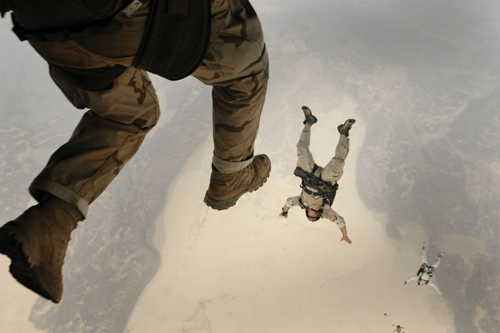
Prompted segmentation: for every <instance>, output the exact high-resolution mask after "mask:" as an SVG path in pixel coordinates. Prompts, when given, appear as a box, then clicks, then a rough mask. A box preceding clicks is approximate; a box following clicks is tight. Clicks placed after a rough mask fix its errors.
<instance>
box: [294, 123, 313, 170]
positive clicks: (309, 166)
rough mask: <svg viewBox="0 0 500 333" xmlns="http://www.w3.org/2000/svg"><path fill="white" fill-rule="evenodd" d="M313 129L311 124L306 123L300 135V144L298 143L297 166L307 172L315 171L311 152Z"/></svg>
mask: <svg viewBox="0 0 500 333" xmlns="http://www.w3.org/2000/svg"><path fill="white" fill-rule="evenodd" d="M311 127H312V125H311V124H310V123H307V122H306V123H305V125H304V128H303V129H302V133H300V138H299V142H298V143H297V166H298V167H300V168H301V169H302V170H304V171H306V172H311V171H313V169H314V164H315V163H314V158H313V156H312V154H311V152H310V151H309V145H310V144H311Z"/></svg>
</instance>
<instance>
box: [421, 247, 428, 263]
mask: <svg viewBox="0 0 500 333" xmlns="http://www.w3.org/2000/svg"><path fill="white" fill-rule="evenodd" d="M425 263H427V258H426V257H425V243H424V244H423V245H422V264H425Z"/></svg>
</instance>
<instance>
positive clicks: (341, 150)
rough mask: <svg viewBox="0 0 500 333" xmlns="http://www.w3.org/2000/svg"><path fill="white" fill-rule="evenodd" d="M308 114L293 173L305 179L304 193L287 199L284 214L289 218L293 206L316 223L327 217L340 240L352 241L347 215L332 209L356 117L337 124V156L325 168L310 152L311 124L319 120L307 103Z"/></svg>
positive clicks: (303, 109) (305, 108) (304, 108)
mask: <svg viewBox="0 0 500 333" xmlns="http://www.w3.org/2000/svg"><path fill="white" fill-rule="evenodd" d="M302 111H303V112H304V115H305V117H306V120H305V121H304V129H303V130H302V133H301V135H300V140H299V143H298V144H297V159H298V161H297V168H296V169H295V172H294V174H295V175H296V176H298V177H300V178H301V179H302V184H301V187H302V193H301V195H300V196H296V197H291V198H288V200H287V201H286V203H285V205H284V206H283V208H282V212H281V214H280V216H281V217H283V218H287V217H288V211H289V210H290V208H291V207H292V206H300V207H301V208H302V209H304V210H305V211H306V217H307V219H308V220H309V221H311V222H315V221H317V220H319V219H320V218H322V217H324V218H327V219H329V220H331V221H332V222H335V223H337V226H338V227H339V228H340V231H341V232H342V239H341V241H346V242H347V243H349V244H351V243H352V242H351V240H350V239H349V237H348V236H347V228H346V225H345V221H344V218H343V217H342V216H340V215H338V214H337V213H336V212H335V211H334V210H333V209H332V208H331V206H332V204H333V200H334V199H335V194H336V192H337V188H338V184H337V181H338V180H339V179H340V178H341V177H342V174H343V168H344V164H345V158H346V157H347V153H348V152H349V130H350V129H351V127H352V125H353V124H354V123H355V120H354V119H348V120H346V121H345V122H344V123H343V124H341V125H339V126H338V127H337V130H338V131H339V133H340V139H339V142H338V144H337V148H336V150H335V156H334V157H333V158H332V160H331V161H330V162H329V163H328V164H327V165H326V167H325V168H322V167H320V166H318V165H317V164H316V163H315V162H314V159H313V156H312V154H311V152H310V151H309V144H310V141H311V140H310V139H311V127H312V125H313V124H315V123H316V122H317V121H318V119H317V118H316V117H315V116H314V115H313V114H312V112H311V110H310V109H309V108H308V107H307V106H303V107H302Z"/></svg>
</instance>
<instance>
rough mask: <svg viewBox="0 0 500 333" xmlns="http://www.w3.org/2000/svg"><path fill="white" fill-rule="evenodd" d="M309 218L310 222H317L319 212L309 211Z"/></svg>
mask: <svg viewBox="0 0 500 333" xmlns="http://www.w3.org/2000/svg"><path fill="white" fill-rule="evenodd" d="M307 216H309V217H308V220H309V221H311V222H314V221H315V220H316V217H317V216H318V212H317V211H315V210H308V211H307Z"/></svg>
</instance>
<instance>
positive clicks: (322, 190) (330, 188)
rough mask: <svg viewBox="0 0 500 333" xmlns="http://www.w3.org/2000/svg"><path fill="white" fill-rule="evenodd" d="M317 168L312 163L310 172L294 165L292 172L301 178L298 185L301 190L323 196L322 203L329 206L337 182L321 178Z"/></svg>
mask: <svg viewBox="0 0 500 333" xmlns="http://www.w3.org/2000/svg"><path fill="white" fill-rule="evenodd" d="M319 168H320V167H319V166H318V165H317V164H314V169H313V170H312V172H307V171H305V170H303V169H302V168H300V167H296V168H295V171H294V172H293V174H294V175H295V176H297V177H299V178H301V179H302V184H301V185H300V187H301V188H302V190H304V191H305V192H306V193H307V194H309V195H313V196H316V197H323V204H327V205H330V206H331V205H332V204H333V201H334V200H335V195H336V194H337V189H338V188H339V184H337V183H335V184H333V185H332V183H331V182H329V181H326V180H324V179H321V172H320V171H321V170H318V169H319ZM317 171H319V172H317ZM316 173H317V174H318V175H316ZM311 189H313V190H311Z"/></svg>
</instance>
